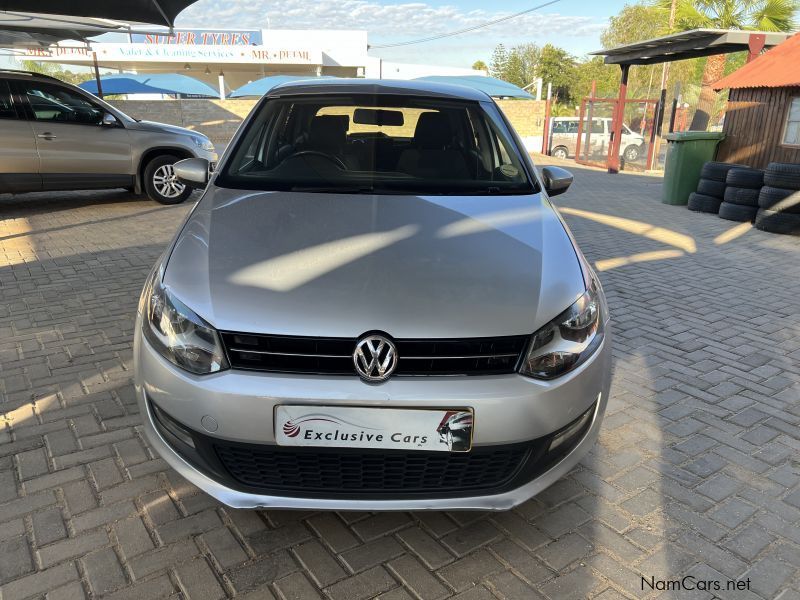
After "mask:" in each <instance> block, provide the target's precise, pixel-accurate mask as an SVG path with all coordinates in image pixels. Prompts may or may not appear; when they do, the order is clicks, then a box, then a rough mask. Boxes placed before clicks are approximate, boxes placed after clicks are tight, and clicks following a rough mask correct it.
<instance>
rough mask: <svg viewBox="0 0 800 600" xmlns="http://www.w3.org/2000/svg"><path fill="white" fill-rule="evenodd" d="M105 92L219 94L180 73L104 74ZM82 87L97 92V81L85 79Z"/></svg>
mask: <svg viewBox="0 0 800 600" xmlns="http://www.w3.org/2000/svg"><path fill="white" fill-rule="evenodd" d="M100 82H101V85H102V86H103V94H104V95H109V94H179V95H182V96H211V97H216V96H218V94H219V92H218V91H217V90H215V89H214V88H212V87H211V86H210V85H207V84H205V83H203V82H202V81H198V80H197V79H195V78H194V77H189V76H187V75H181V74H180V73H155V74H150V75H132V74H127V73H125V74H120V75H103V76H102V77H101V78H100ZM80 87H81V88H83V89H84V90H86V91H87V92H91V93H92V94H97V81H95V80H91V81H84V82H83V83H81V84H80Z"/></svg>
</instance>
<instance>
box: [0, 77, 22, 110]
mask: <svg viewBox="0 0 800 600" xmlns="http://www.w3.org/2000/svg"><path fill="white" fill-rule="evenodd" d="M17 118H18V116H17V109H16V107H15V106H14V101H13V100H12V98H11V88H10V87H9V86H8V82H7V81H0V119H17Z"/></svg>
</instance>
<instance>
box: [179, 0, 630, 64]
mask: <svg viewBox="0 0 800 600" xmlns="http://www.w3.org/2000/svg"><path fill="white" fill-rule="evenodd" d="M542 2H543V0H506V1H505V2H503V3H502V4H501V3H490V2H487V1H486V0H443V1H440V0H405V1H401V2H386V1H385V0H199V1H198V2H197V3H196V4H194V5H193V6H191V7H190V8H188V9H187V10H186V11H184V13H183V14H182V15H181V16H179V17H178V22H177V25H178V26H179V27H180V26H183V27H226V28H235V27H242V28H267V27H268V26H269V27H273V28H275V29H327V28H330V29H366V30H367V31H369V34H370V43H371V44H381V43H392V42H400V41H404V40H409V39H415V38H419V37H424V36H428V35H434V34H438V33H446V32H449V31H453V30H457V29H462V28H464V27H470V26H472V25H476V24H478V23H482V22H485V21H489V20H492V19H496V18H499V17H502V16H505V15H508V14H512V13H516V12H519V11H522V10H525V9H528V8H532V7H534V6H536V5H538V4H541V3H542ZM624 4H625V1H624V0H605V1H602V2H591V1H587V0H560V1H559V2H558V3H556V4H554V5H551V6H548V7H546V8H543V9H541V10H540V11H537V12H533V13H529V14H527V15H525V16H523V17H519V18H517V19H513V20H511V21H506V22H504V23H500V24H497V25H494V26H492V27H488V28H485V29H481V30H479V31H477V32H474V33H469V34H464V35H460V36H456V37H453V38H449V39H447V40H441V41H436V42H428V43H424V44H418V45H414V46H406V47H400V48H392V49H384V50H374V51H372V54H374V55H375V56H380V57H382V58H384V59H386V60H394V61H401V62H423V63H434V64H446V65H452V66H470V65H472V63H473V62H474V61H475V60H478V59H482V60H484V61H486V62H488V61H489V58H490V57H491V54H492V50H493V48H494V47H495V45H497V44H498V43H500V42H503V43H504V44H505V45H506V46H513V45H515V44H521V43H525V42H535V43H537V44H540V45H541V44H545V43H548V42H550V43H553V44H557V45H559V46H562V47H563V48H566V49H567V50H569V51H570V52H572V53H573V54H575V55H578V56H581V55H584V54H586V53H587V52H590V51H592V50H597V49H599V48H600V42H599V37H600V33H601V32H602V30H603V28H604V27H605V26H606V24H607V23H608V18H609V17H610V16H612V15H614V14H616V13H617V12H619V10H620V9H621V8H622V7H623V6H624Z"/></svg>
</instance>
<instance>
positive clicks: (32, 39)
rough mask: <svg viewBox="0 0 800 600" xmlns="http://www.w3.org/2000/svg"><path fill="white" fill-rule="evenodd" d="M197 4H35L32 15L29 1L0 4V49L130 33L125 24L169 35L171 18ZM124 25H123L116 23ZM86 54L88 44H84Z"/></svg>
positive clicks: (177, 0) (167, 0) (41, 0)
mask: <svg viewBox="0 0 800 600" xmlns="http://www.w3.org/2000/svg"><path fill="white" fill-rule="evenodd" d="M196 1H197V0H125V1H124V2H108V1H107V0H81V1H80V2H63V1H62V0H37V2H35V9H36V12H35V13H30V12H26V11H28V10H30V8H31V2H30V1H29V0H0V47H11V48H15V47H23V48H30V47H31V46H48V45H49V44H52V43H55V42H59V41H61V40H70V39H75V40H81V41H83V42H84V43H86V41H87V38H89V37H93V36H96V35H100V34H103V33H108V32H120V31H125V32H129V31H130V25H129V24H128V23H127V21H133V22H137V23H151V24H156V25H167V26H168V27H169V29H170V34H171V33H172V28H173V26H174V25H175V17H177V16H178V14H179V13H180V12H181V11H182V10H183V9H185V8H186V7H187V6H189V5H190V4H194V3H195V2H196ZM120 21H126V22H120ZM87 51H88V44H87ZM93 62H94V72H95V79H96V80H97V91H98V95H99V96H100V97H101V98H102V97H103V88H102V84H101V83H100V69H99V67H98V65H97V55H96V54H94V53H93Z"/></svg>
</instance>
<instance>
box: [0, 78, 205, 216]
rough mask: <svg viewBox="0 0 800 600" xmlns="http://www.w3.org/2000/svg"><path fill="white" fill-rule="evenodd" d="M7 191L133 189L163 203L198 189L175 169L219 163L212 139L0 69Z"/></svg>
mask: <svg viewBox="0 0 800 600" xmlns="http://www.w3.org/2000/svg"><path fill="white" fill-rule="evenodd" d="M0 132H2V133H1V134H0V137H2V144H0V193H4V192H10V193H20V192H36V191H47V190H75V189H101V188H125V189H128V190H130V191H132V192H136V193H141V192H142V191H145V192H146V193H147V195H148V196H149V197H150V198H152V199H153V200H155V201H156V202H160V203H162V204H177V203H179V202H183V201H184V200H185V199H186V198H187V197H188V196H189V194H190V193H191V189H190V188H188V187H187V186H185V185H184V184H182V183H181V182H179V181H178V180H177V178H176V177H175V173H174V171H173V169H172V165H173V164H175V162H177V161H179V160H181V159H184V158H202V159H204V160H207V161H210V162H213V161H215V160H216V158H217V155H216V153H215V152H214V145H213V144H212V143H211V141H210V140H209V139H208V138H207V137H206V136H204V135H202V134H200V133H197V132H196V131H191V130H189V129H184V128H183V127H174V126H172V125H164V124H162V123H150V122H147V121H138V120H136V119H133V118H131V117H129V116H128V115H126V114H124V113H123V112H121V111H119V110H117V109H116V108H114V107H113V106H111V105H109V104H108V103H106V102H103V101H102V100H100V99H99V98H97V97H95V96H93V95H91V94H89V93H87V92H85V91H83V90H81V89H80V88H78V87H76V86H73V85H69V84H67V83H63V82H61V81H59V80H57V79H55V78H53V77H49V76H46V75H38V74H35V73H28V72H25V71H5V70H0Z"/></svg>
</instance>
